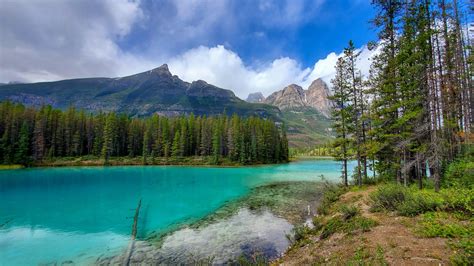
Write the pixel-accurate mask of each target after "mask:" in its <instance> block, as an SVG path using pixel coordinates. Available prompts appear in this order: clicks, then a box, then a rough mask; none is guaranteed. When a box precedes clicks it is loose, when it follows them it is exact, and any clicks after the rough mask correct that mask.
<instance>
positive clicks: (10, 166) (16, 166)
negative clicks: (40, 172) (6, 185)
mask: <svg viewBox="0 0 474 266" xmlns="http://www.w3.org/2000/svg"><path fill="white" fill-rule="evenodd" d="M21 168H25V167H24V166H23V165H21V164H0V170H13V169H21Z"/></svg>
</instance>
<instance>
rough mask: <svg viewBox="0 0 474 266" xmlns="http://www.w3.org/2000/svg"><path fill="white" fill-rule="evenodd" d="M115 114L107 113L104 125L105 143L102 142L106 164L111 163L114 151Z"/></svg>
mask: <svg viewBox="0 0 474 266" xmlns="http://www.w3.org/2000/svg"><path fill="white" fill-rule="evenodd" d="M115 118H116V117H115V114H114V113H110V114H108V115H107V119H106V121H105V127H104V135H103V144H102V158H103V159H104V160H105V161H104V163H105V164H109V159H110V156H112V154H113V151H114V139H115V130H116V129H115Z"/></svg>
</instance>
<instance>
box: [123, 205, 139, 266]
mask: <svg viewBox="0 0 474 266" xmlns="http://www.w3.org/2000/svg"><path fill="white" fill-rule="evenodd" d="M141 206H142V200H141V199H140V201H138V206H137V208H136V209H135V216H134V217H133V226H132V237H131V238H130V244H129V245H128V248H127V253H126V254H125V259H124V261H123V265H127V266H128V265H130V258H131V257H132V253H133V247H134V246H135V239H137V224H138V215H139V214H140V207H141Z"/></svg>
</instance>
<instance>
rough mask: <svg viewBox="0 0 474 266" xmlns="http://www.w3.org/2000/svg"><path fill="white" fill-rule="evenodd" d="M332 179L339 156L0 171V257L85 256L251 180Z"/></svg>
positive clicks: (206, 209)
mask: <svg viewBox="0 0 474 266" xmlns="http://www.w3.org/2000/svg"><path fill="white" fill-rule="evenodd" d="M320 175H324V176H325V178H326V179H328V180H334V181H336V180H339V176H340V163H338V162H335V161H332V160H306V161H298V162H294V163H290V164H285V165H271V166H258V167H241V168H206V167H175V166H123V167H122V166H119V167H67V168H34V169H22V170H7V171H0V265H31V264H41V263H51V262H64V261H68V260H73V261H74V262H76V263H77V262H79V263H80V262H83V263H90V262H93V261H95V260H96V258H97V257H98V256H100V255H104V254H105V255H112V254H116V253H118V252H121V251H122V250H123V249H124V248H125V247H126V246H127V244H128V240H129V236H130V232H131V225H132V223H133V218H132V217H133V214H134V209H135V208H136V206H137V203H138V201H139V199H142V208H141V213H140V223H139V225H138V227H139V232H140V235H139V237H142V238H143V237H146V236H147V235H149V234H151V233H152V232H154V231H158V232H160V231H163V230H167V229H169V228H171V227H172V226H174V225H176V224H182V223H188V222H192V221H195V220H197V219H199V218H202V217H204V216H206V215H208V214H210V213H212V212H213V211H214V210H216V209H217V208H218V207H220V206H222V205H223V204H224V203H225V202H226V201H230V200H233V199H236V198H238V197H241V196H243V195H245V194H246V193H247V192H248V191H249V190H250V189H251V188H252V187H255V186H258V185H261V184H264V183H268V182H272V181H288V180H290V181H291V180H314V181H317V180H320V177H319V176H320Z"/></svg>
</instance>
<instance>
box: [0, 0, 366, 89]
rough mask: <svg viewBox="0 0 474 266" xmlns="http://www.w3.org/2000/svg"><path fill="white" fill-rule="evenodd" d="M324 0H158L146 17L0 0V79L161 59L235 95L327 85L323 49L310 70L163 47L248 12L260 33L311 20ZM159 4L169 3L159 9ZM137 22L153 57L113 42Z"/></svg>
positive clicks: (137, 68)
mask: <svg viewBox="0 0 474 266" xmlns="http://www.w3.org/2000/svg"><path fill="white" fill-rule="evenodd" d="M324 1H325V0H316V1H309V0H291V1H290V0H286V1H280V2H278V3H275V2H271V1H268V0H259V2H258V4H257V8H255V5H254V4H253V1H249V2H242V5H240V4H239V5H236V4H235V3H234V2H232V1H227V0H222V1H213V0H212V1H211V0H203V1H197V0H179V1H171V2H169V3H166V1H165V2H160V3H159V8H157V9H156V10H159V11H160V13H159V14H158V15H155V16H154V18H153V19H151V20H150V17H149V16H150V15H151V14H148V13H146V11H145V10H142V9H141V5H140V2H138V1H129V0H104V1H100V0H81V1H74V0H64V1H60V0H48V1H27V0H17V1H10V0H0V5H1V8H0V82H8V81H26V82H38V81H50V80H59V79H67V78H78V77H95V76H107V77H117V76H125V75H130V74H134V73H138V72H141V71H146V70H148V69H152V68H154V67H156V66H158V65H160V64H161V63H166V62H167V63H168V64H169V66H170V70H171V72H172V73H173V74H177V75H178V76H180V77H181V78H182V79H184V80H186V81H189V82H191V81H194V80H198V79H202V80H205V81H207V82H209V83H211V84H214V85H216V86H219V87H222V88H225V89H231V90H233V91H234V92H235V93H236V95H238V96H239V97H241V98H245V97H247V94H248V93H251V92H256V91H261V92H262V93H264V94H265V95H269V94H270V93H272V92H274V91H276V90H280V89H282V88H283V87H285V86H287V85H289V84H292V83H296V84H299V85H301V86H303V87H304V88H307V87H308V85H309V84H310V83H311V82H312V81H313V80H315V79H317V78H323V79H324V80H325V81H327V82H328V83H329V82H330V80H331V78H332V77H334V73H335V70H334V66H335V64H336V61H337V58H338V56H340V55H341V54H340V53H336V52H332V53H329V54H328V56H327V57H326V58H324V59H321V60H319V61H317V62H316V63H315V64H314V66H312V67H310V68H306V67H303V66H301V64H300V63H299V62H298V61H296V60H295V59H292V58H289V57H280V58H276V59H274V60H273V61H269V62H266V63H264V64H261V65H259V66H258V67H256V66H250V65H246V64H245V63H244V62H243V60H242V59H241V58H240V56H239V55H238V54H236V53H235V52H233V51H232V50H231V49H229V48H226V47H224V46H222V45H217V46H198V47H196V48H192V49H185V52H183V53H180V54H179V55H173V54H172V55H168V53H167V49H164V48H163V47H165V46H166V45H168V46H179V42H185V43H186V44H187V45H188V43H193V40H195V39H203V38H204V39H205V38H210V36H212V35H214V34H216V30H217V31H218V29H219V27H220V26H222V25H224V24H225V27H222V29H225V31H226V32H227V31H228V34H229V35H235V34H236V33H235V32H233V31H232V30H233V29H234V28H233V27H236V25H238V24H240V23H244V22H245V21H247V20H248V16H255V17H258V21H262V22H261V23H268V25H267V24H265V25H263V28H261V30H262V31H257V32H255V33H254V34H255V36H257V37H259V38H264V37H265V28H266V27H281V28H287V27H298V26H300V25H302V24H303V23H305V21H306V20H309V19H312V18H314V17H315V16H316V14H318V12H319V11H318V10H319V9H318V8H320V6H321V4H322V3H323V2H324ZM154 3H156V2H152V4H154ZM239 3H240V2H239ZM167 4H169V5H171V6H172V8H170V7H167V8H165V6H166V5H167ZM161 7H163V8H161ZM234 9H237V10H239V12H234V11H233V10H234ZM152 10H154V9H152ZM240 11H241V12H240ZM236 16H237V17H236ZM238 16H242V17H238ZM145 22H146V23H150V22H152V23H156V24H153V25H152V26H154V27H156V30H157V31H156V33H159V34H155V35H156V36H158V37H159V38H158V39H157V40H155V41H156V42H153V41H152V42H150V49H151V50H155V51H157V52H156V54H153V53H152V54H149V53H143V52H139V51H135V50H133V49H132V50H124V49H122V48H121V47H120V45H119V43H120V41H122V40H124V39H126V38H127V37H129V35H130V34H131V33H133V32H132V30H133V29H134V27H135V26H137V25H138V26H140V25H141V23H145ZM161 22H168V23H161ZM222 29H221V30H222ZM217 35H218V36H220V35H219V34H217ZM223 39H225V38H223ZM220 43H222V42H220ZM162 44H163V45H164V46H162ZM162 48H163V49H162ZM278 54H281V53H278ZM371 54H372V52H370V51H368V50H367V49H366V48H363V49H362V53H361V61H360V63H359V64H358V65H359V67H360V68H361V70H362V72H363V73H364V74H368V69H369V65H370V63H369V60H368V57H370V55H371Z"/></svg>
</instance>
